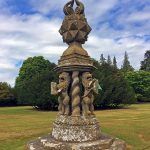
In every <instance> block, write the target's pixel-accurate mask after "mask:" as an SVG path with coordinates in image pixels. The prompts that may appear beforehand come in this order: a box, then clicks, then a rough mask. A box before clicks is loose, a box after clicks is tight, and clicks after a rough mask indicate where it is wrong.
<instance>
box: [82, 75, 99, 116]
mask: <svg viewBox="0 0 150 150" xmlns="http://www.w3.org/2000/svg"><path fill="white" fill-rule="evenodd" d="M82 84H83V86H84V95H83V97H82V98H83V100H82V111H83V115H85V116H87V115H94V106H93V101H94V93H96V94H98V89H99V84H98V80H96V79H93V76H92V74H91V73H89V72H85V73H83V74H82Z"/></svg>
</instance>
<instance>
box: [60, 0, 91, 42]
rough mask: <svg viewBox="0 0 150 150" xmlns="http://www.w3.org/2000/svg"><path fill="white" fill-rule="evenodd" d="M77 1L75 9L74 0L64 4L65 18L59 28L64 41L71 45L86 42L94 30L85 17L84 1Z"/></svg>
mask: <svg viewBox="0 0 150 150" xmlns="http://www.w3.org/2000/svg"><path fill="white" fill-rule="evenodd" d="M75 2H76V5H77V7H76V9H75V10H74V9H73V5H74V0H71V1H70V2H68V3H67V4H66V5H65V6H64V13H65V19H64V21H63V23H62V26H61V28H60V30H59V32H60V34H61V35H62V36H63V41H64V42H66V43H67V44H69V45H70V44H71V43H73V42H78V43H81V44H84V43H85V41H87V38H88V34H89V33H90V31H91V30H92V29H91V27H90V26H89V25H88V22H87V20H86V18H85V14H84V5H83V3H81V2H80V1H79V0H75Z"/></svg>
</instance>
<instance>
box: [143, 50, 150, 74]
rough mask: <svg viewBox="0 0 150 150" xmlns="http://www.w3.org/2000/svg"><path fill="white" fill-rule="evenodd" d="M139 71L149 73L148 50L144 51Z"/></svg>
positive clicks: (149, 56)
mask: <svg viewBox="0 0 150 150" xmlns="http://www.w3.org/2000/svg"><path fill="white" fill-rule="evenodd" d="M141 70H144V71H150V50H148V51H146V53H145V56H144V60H143V61H141Z"/></svg>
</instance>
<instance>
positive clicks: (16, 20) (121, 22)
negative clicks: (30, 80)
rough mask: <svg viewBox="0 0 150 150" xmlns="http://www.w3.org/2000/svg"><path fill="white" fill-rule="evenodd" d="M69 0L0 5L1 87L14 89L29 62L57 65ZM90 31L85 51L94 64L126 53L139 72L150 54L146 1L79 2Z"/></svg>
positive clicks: (14, 0)
mask: <svg viewBox="0 0 150 150" xmlns="http://www.w3.org/2000/svg"><path fill="white" fill-rule="evenodd" d="M66 2H68V0H0V82H8V83H9V84H10V85H12V86H13V85H14V84H15V79H16V77H17V76H18V73H19V68H20V67H21V65H22V63H23V61H24V60H25V59H27V58H28V57H33V56H44V57H45V59H48V60H50V61H51V62H55V63H57V61H58V59H59V57H60V56H61V54H62V53H63V51H64V50H65V49H66V48H67V44H65V43H63V41H62V37H61V36H60V34H59V33H58V30H59V28H60V26H61V23H62V21H63V17H64V14H63V11H62V10H63V6H64V5H65V3H66ZM82 2H83V3H84V4H85V14H86V18H87V20H88V23H89V25H90V26H91V27H92V32H91V33H90V35H89V39H88V41H87V42H86V43H85V45H84V48H85V49H86V50H87V51H88V53H89V55H90V56H91V57H93V58H95V59H97V60H99V58H100V55H101V54H102V53H103V54H104V56H105V57H106V58H107V56H108V55H110V56H111V57H112V58H113V57H114V56H116V58H117V63H118V66H119V67H120V66H121V65H122V62H123V57H124V53H125V51H127V53H128V55H129V60H130V62H131V65H132V66H133V67H134V68H135V69H139V68H140V61H142V60H143V59H144V53H145V51H146V50H148V49H150V0H82Z"/></svg>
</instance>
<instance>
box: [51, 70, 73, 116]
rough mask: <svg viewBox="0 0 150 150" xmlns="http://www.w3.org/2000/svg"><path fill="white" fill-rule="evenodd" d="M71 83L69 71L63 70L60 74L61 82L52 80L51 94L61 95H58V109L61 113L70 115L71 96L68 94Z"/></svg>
mask: <svg viewBox="0 0 150 150" xmlns="http://www.w3.org/2000/svg"><path fill="white" fill-rule="evenodd" d="M69 84H70V76H69V73H67V72H63V73H61V74H60V75H59V84H57V83H55V82H52V83H51V94H52V95H59V97H58V102H59V106H58V110H59V114H60V115H69V113H70V107H69V101H70V97H69V95H68V87H69Z"/></svg>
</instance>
